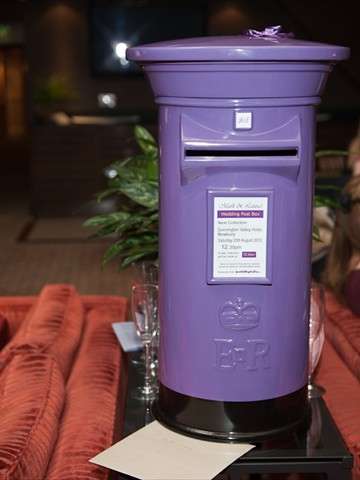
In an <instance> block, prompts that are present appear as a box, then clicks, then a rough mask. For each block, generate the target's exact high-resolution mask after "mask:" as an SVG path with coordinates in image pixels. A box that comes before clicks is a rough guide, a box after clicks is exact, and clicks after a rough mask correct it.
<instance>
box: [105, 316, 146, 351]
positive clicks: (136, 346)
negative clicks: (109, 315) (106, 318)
mask: <svg viewBox="0 0 360 480" xmlns="http://www.w3.org/2000/svg"><path fill="white" fill-rule="evenodd" d="M112 328H113V330H114V333H115V335H116V337H117V339H118V341H119V343H120V345H121V347H122V349H123V350H124V352H136V351H137V350H140V349H141V348H142V343H141V340H140V338H139V335H138V334H137V333H136V330H135V325H134V324H133V322H119V323H113V324H112Z"/></svg>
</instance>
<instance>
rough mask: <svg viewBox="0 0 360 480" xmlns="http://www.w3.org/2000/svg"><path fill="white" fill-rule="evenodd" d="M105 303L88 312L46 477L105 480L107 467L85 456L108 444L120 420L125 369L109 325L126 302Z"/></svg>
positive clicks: (120, 317) (118, 318)
mask: <svg viewBox="0 0 360 480" xmlns="http://www.w3.org/2000/svg"><path fill="white" fill-rule="evenodd" d="M105 303H106V302H105ZM109 305H110V302H109ZM109 305H107V304H106V306H104V307H103V308H101V307H98V308H96V307H95V308H93V309H91V310H90V311H89V313H88V315H87V318H86V323H85V331H84V336H83V340H82V342H81V347H80V350H79V353H78V356H77V359H76V361H75V364H74V367H73V370H72V372H71V375H70V378H69V380H68V383H67V387H66V391H67V394H66V405H65V409H64V414H63V417H62V419H61V427H60V431H59V436H58V440H57V443H56V446H55V449H54V453H53V456H52V459H51V463H50V465H49V470H48V472H47V474H46V479H47V480H69V479H75V478H84V479H85V478H86V480H92V479H94V480H95V479H96V480H103V479H106V478H108V474H109V471H108V470H107V469H104V468H102V467H99V466H97V465H94V464H92V463H89V459H90V458H92V457H93V456H95V455H96V454H97V453H99V452H100V451H102V450H104V449H105V448H107V447H109V446H110V445H111V444H112V442H113V436H114V426H115V424H116V423H121V419H118V420H117V421H115V419H116V415H115V413H116V411H118V412H121V416H122V415H123V413H124V401H125V392H126V370H125V369H124V365H123V358H122V356H121V350H120V348H119V345H118V342H117V340H116V338H115V335H114V334H113V332H112V329H111V323H112V322H116V321H122V320H124V318H125V312H126V300H125V299H119V298H118V299H117V301H116V302H113V303H112V308H109ZM119 393H120V398H119V397H118V394H119ZM118 427H119V425H118Z"/></svg>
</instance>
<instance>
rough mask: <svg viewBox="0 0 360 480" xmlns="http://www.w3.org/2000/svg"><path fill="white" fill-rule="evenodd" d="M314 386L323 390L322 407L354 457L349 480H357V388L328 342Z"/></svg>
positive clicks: (359, 430) (359, 451)
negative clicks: (351, 474)
mask: <svg viewBox="0 0 360 480" xmlns="http://www.w3.org/2000/svg"><path fill="white" fill-rule="evenodd" d="M316 383H319V384H320V385H322V386H323V387H324V388H325V389H326V392H325V395H324V399H325V401H326V404H327V406H328V408H329V410H330V412H331V415H332V416H333V418H334V420H335V423H336V425H337V427H338V428H339V430H340V432H341V434H342V436H343V438H344V440H345V442H346V444H347V446H348V448H349V449H350V450H351V452H352V454H353V455H354V469H353V480H360V415H359V413H360V410H359V408H360V385H359V381H358V379H357V378H356V377H355V376H354V375H353V374H352V373H351V372H350V370H349V369H348V368H347V366H346V365H345V364H344V362H343V361H342V360H341V358H340V357H339V355H338V354H337V353H336V351H335V349H334V348H333V347H332V345H331V343H330V342H329V341H328V340H326V341H325V344H324V349H323V353H322V356H321V361H320V364H319V366H318V369H317V372H316Z"/></svg>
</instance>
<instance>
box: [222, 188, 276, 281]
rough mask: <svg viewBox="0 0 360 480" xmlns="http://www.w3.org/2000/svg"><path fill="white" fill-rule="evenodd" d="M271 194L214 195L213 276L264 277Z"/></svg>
mask: <svg viewBox="0 0 360 480" xmlns="http://www.w3.org/2000/svg"><path fill="white" fill-rule="evenodd" d="M267 224H268V197H215V198H214V238H213V277H214V279H216V278H234V279H236V278H265V277H266V273H267V272H266V254H267Z"/></svg>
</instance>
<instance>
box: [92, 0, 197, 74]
mask: <svg viewBox="0 0 360 480" xmlns="http://www.w3.org/2000/svg"><path fill="white" fill-rule="evenodd" d="M205 22H206V7H205V5H204V3H199V2H197V3H196V2H194V1H193V2H192V3H190V2H186V1H185V2H184V1H183V2H181V3H178V2H176V1H173V2H166V3H164V2H146V1H142V2H129V1H127V2H125V1H121V0H119V1H116V0H115V1H104V0H92V1H91V2H90V36H91V42H90V50H91V51H90V55H91V68H92V71H93V73H95V74H103V75H114V74H115V75H119V74H120V75H122V74H134V73H139V72H140V69H139V68H138V67H137V66H136V65H135V64H134V63H133V62H128V61H127V60H126V58H125V51H126V48H127V47H128V46H134V45H140V44H143V43H151V42H158V41H163V40H171V39H176V38H186V37H197V36H202V35H204V34H205Z"/></svg>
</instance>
